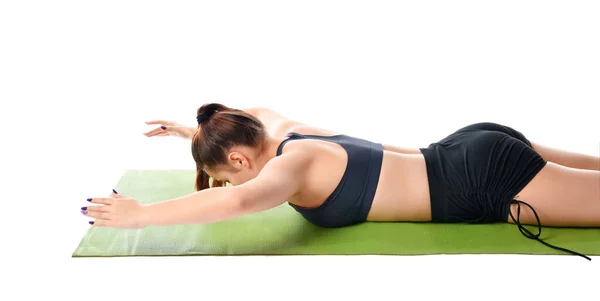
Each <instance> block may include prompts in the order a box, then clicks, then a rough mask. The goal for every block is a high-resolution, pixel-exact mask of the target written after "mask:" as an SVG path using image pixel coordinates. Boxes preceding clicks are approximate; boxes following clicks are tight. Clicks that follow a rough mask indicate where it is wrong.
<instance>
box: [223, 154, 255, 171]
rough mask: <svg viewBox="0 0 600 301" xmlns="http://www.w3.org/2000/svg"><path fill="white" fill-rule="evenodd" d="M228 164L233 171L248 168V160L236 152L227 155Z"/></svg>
mask: <svg viewBox="0 0 600 301" xmlns="http://www.w3.org/2000/svg"><path fill="white" fill-rule="evenodd" d="M228 159H229V164H231V165H232V166H233V168H235V169H241V168H242V167H244V166H246V167H250V166H249V161H248V159H247V158H246V157H245V156H244V155H242V154H241V153H238V152H231V153H229V157H228Z"/></svg>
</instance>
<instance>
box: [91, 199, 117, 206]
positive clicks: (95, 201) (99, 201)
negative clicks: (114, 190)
mask: <svg viewBox="0 0 600 301" xmlns="http://www.w3.org/2000/svg"><path fill="white" fill-rule="evenodd" d="M87 201H88V202H90V203H93V204H104V205H112V204H113V202H114V199H113V198H89V199H87Z"/></svg>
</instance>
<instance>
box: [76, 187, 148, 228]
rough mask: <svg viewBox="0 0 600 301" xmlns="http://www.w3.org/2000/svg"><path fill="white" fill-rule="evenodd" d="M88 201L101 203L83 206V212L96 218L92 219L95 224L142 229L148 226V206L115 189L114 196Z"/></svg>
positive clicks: (89, 200) (91, 222)
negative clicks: (146, 209) (146, 211)
mask: <svg viewBox="0 0 600 301" xmlns="http://www.w3.org/2000/svg"><path fill="white" fill-rule="evenodd" d="M88 202H91V203H92V204H99V205H97V206H87V207H82V208H81V213H82V214H84V215H85V216H89V217H93V218H95V219H96V220H95V221H90V224H92V225H94V226H98V227H111V228H121V229H141V228H144V227H146V226H147V220H148V219H147V217H146V214H145V208H146V207H145V206H144V205H141V204H140V203H139V202H138V201H137V200H134V199H132V198H128V197H126V196H123V195H120V194H118V193H117V192H116V191H115V190H113V193H112V198H90V199H88Z"/></svg>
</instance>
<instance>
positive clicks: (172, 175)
mask: <svg viewBox="0 0 600 301" xmlns="http://www.w3.org/2000/svg"><path fill="white" fill-rule="evenodd" d="M194 176H195V174H194V171H193V170H130V171H127V172H126V173H125V174H124V175H123V176H122V177H121V179H120V181H119V182H118V184H117V185H116V187H115V189H116V190H117V191H118V192H119V193H121V194H124V195H127V196H130V197H133V198H135V199H137V200H139V201H140V202H143V203H153V202H157V201H161V200H165V199H169V198H175V197H179V196H183V195H185V194H188V193H191V192H194V189H193V187H194ZM528 228H530V229H532V231H533V232H534V233H535V232H537V228H536V227H529V226H528ZM541 238H542V239H544V240H545V241H547V242H548V243H551V244H554V245H557V246H560V247H563V248H567V249H571V250H574V251H576V252H579V253H583V254H586V255H600V229H570V228H548V227H545V228H543V229H542V236H541ZM309 254H313V255H359V254H372V255H425V254H567V253H563V252H560V251H557V250H554V249H552V248H549V247H547V246H544V245H542V244H541V243H540V242H537V241H535V240H531V239H528V238H526V237H524V236H523V235H522V234H521V233H520V232H519V230H518V228H517V226H516V225H512V224H505V223H498V224H482V225H469V224H435V223H404V222H402V223H387V222H386V223H380V222H377V223H375V222H367V223H363V224H359V225H355V226H350V227H344V228H335V229H330V228H319V227H317V226H314V225H312V224H310V223H308V222H307V221H306V220H304V219H303V218H302V216H301V215H300V214H298V213H297V212H296V211H294V210H293V209H292V208H291V207H290V206H289V205H288V204H287V203H286V204H283V205H281V206H278V207H276V208H273V209H270V210H268V211H263V212H259V213H255V214H251V215H246V216H242V217H239V218H237V219H234V220H229V221H223V222H218V223H213V224H205V225H178V226H163V227H148V228H144V229H140V230H123V229H113V228H102V227H92V226H90V229H89V230H88V232H87V233H86V234H85V236H84V237H83V239H82V240H81V242H80V244H79V246H78V247H77V248H76V250H75V252H74V253H73V254H72V256H73V257H98V256H174V255H309ZM567 255H568V254H567Z"/></svg>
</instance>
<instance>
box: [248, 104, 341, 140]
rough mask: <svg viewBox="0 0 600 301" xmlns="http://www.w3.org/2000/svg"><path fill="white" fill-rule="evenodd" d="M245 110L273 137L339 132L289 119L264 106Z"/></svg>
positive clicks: (327, 134)
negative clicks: (291, 134) (290, 134)
mask: <svg viewBox="0 0 600 301" xmlns="http://www.w3.org/2000/svg"><path fill="white" fill-rule="evenodd" d="M244 111H245V112H247V113H248V114H250V115H252V116H254V117H256V118H257V119H259V120H260V121H261V122H262V123H263V124H264V125H265V127H266V128H267V132H269V134H270V135H272V136H275V137H283V136H286V135H288V134H289V133H291V132H294V133H298V134H302V135H323V136H332V135H337V134H339V133H335V132H333V131H329V130H326V129H322V128H318V127H315V126H311V125H309V124H306V123H304V122H301V121H298V120H293V119H290V118H288V117H286V116H284V115H283V114H281V113H279V112H277V111H274V110H272V109H269V108H264V107H253V108H249V109H245V110H244Z"/></svg>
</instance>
